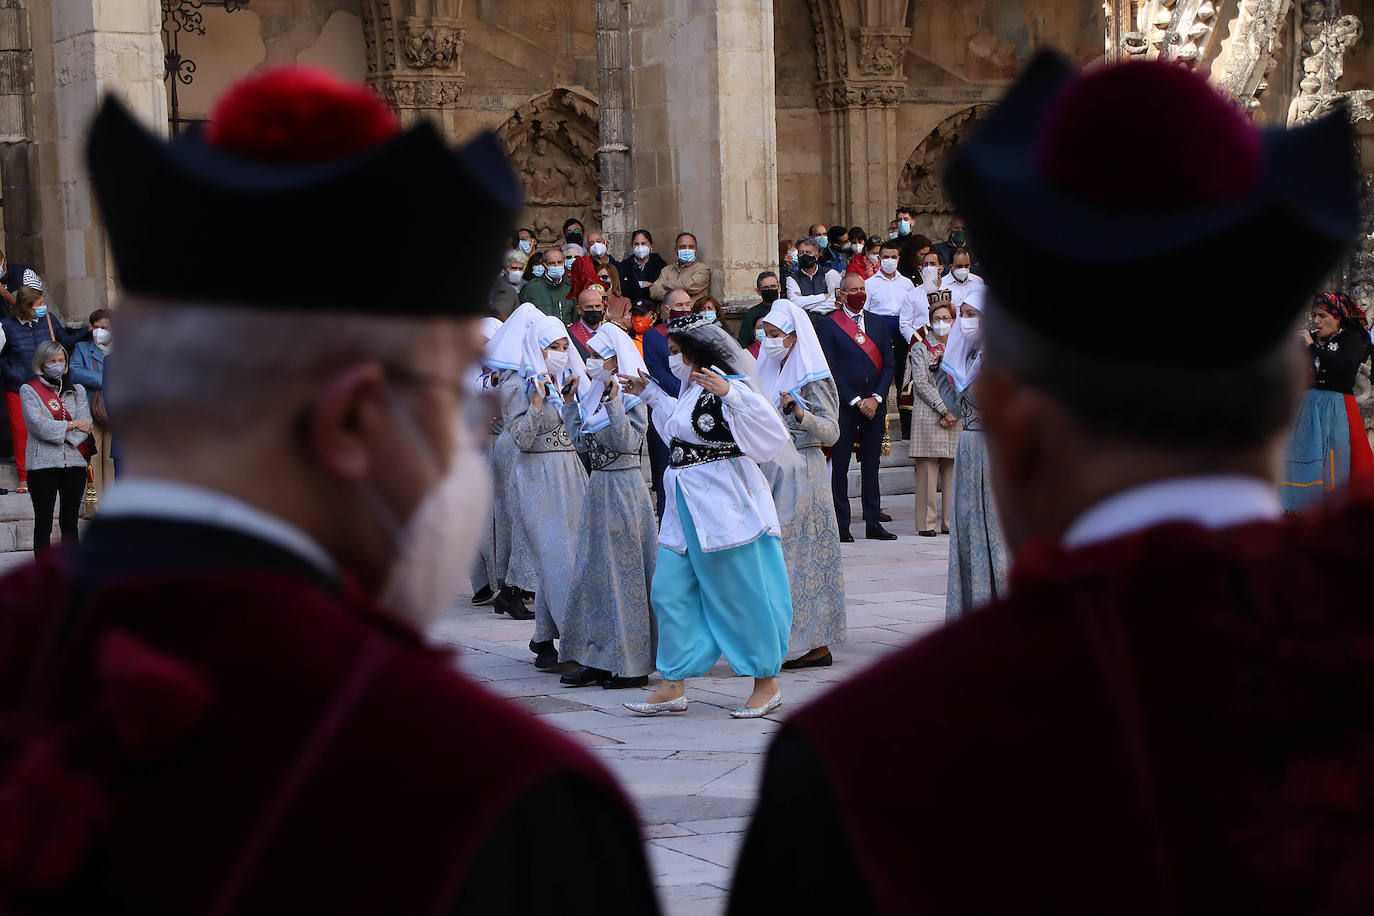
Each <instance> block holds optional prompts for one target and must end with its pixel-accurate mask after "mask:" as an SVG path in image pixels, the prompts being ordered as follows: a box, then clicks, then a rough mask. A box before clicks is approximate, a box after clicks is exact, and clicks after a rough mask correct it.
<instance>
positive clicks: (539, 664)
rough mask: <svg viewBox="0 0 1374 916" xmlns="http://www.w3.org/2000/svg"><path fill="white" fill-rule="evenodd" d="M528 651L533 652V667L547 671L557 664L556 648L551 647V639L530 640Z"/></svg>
mask: <svg viewBox="0 0 1374 916" xmlns="http://www.w3.org/2000/svg"><path fill="white" fill-rule="evenodd" d="M530 651H531V652H533V653H534V667H536V668H538V669H539V670H540V671H547V670H548V669H550V668H553V667H555V666H556V665H557V664H558V650H557V649H555V648H554V647H553V640H552V639H545V640H541V641H539V642H535V641H534V640H533V639H531V640H530Z"/></svg>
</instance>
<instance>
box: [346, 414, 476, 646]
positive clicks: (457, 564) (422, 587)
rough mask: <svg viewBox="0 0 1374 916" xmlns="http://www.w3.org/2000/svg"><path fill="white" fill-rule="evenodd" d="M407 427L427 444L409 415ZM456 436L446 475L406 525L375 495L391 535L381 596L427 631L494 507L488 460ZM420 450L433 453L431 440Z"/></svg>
mask: <svg viewBox="0 0 1374 916" xmlns="http://www.w3.org/2000/svg"><path fill="white" fill-rule="evenodd" d="M403 416H405V417H406V422H405V424H404V425H406V426H408V427H410V429H411V434H412V435H413V436H415V437H417V438H418V439H420V440H424V436H423V434H422V433H421V432H420V430H419V426H418V424H417V423H416V421H415V420H414V418H413V417H412V416H411V415H410V413H409V412H408V411H407V412H406V413H404V414H403ZM461 429H462V427H461V424H460V425H459V430H458V431H456V432H455V434H454V453H453V460H452V462H451V463H450V464H449V469H448V472H447V473H446V474H444V476H443V477H442V478H441V479H440V480H439V482H438V483H437V484H435V485H434V487H433V488H432V489H431V490H430V491H429V492H428V493H426V494H425V495H424V496H423V497H422V498H421V500H420V503H419V505H417V506H416V507H415V511H413V512H412V513H411V514H410V518H409V519H407V520H406V522H405V524H404V525H401V524H398V523H397V522H396V519H395V517H394V516H392V515H391V513H390V510H388V509H386V507H385V504H384V503H382V502H381V500H380V497H377V496H375V494H374V496H373V497H372V500H371V501H372V503H373V505H374V507H378V508H377V511H378V513H379V514H380V515H381V516H382V524H383V528H384V529H385V530H386V531H387V532H388V534H389V535H390V536H391V541H392V545H393V554H392V561H391V569H390V570H389V571H388V573H387V577H386V582H385V583H384V584H383V586H382V590H381V592H379V593H378V595H377V598H378V600H380V601H381V603H382V604H384V605H385V606H386V607H388V608H390V609H391V610H392V611H395V612H396V613H397V614H399V615H400V616H401V617H403V618H405V619H406V620H408V621H410V622H411V623H413V624H414V625H416V626H417V627H420V628H421V629H424V628H425V627H428V626H429V625H430V624H432V623H434V621H435V620H436V619H437V618H438V616H439V615H440V614H442V613H443V612H444V611H445V610H447V609H448V608H449V606H451V605H452V604H453V602H454V601H456V600H457V598H458V594H459V592H461V591H462V588H463V584H464V583H465V582H466V581H467V575H468V569H469V567H470V566H471V565H472V558H473V557H474V556H475V555H476V553H477V545H478V543H479V542H480V540H481V538H482V532H483V530H484V528H483V526H482V525H481V524H480V520H481V519H482V518H484V517H485V516H486V514H487V509H488V507H489V506H490V503H489V502H488V500H489V499H490V498H491V497H490V492H491V486H490V479H489V478H488V474H487V462H486V459H484V458H483V457H482V454H481V452H479V451H478V450H477V449H475V448H473V447H472V445H471V444H470V442H469V437H467V436H465V435H463V433H462V431H461ZM422 448H423V449H425V450H426V452H427V453H428V452H429V449H430V446H429V444H428V442H427V441H426V442H424V444H423V445H422Z"/></svg>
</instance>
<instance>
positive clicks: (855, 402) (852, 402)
mask: <svg viewBox="0 0 1374 916" xmlns="http://www.w3.org/2000/svg"><path fill="white" fill-rule="evenodd" d="M862 400H863V398H861V397H857V396H856V397H855V398H854V400H852V401H850V402H849V406H850V407H853V406H854V405H855V404H857V403H859V402H860V401H862Z"/></svg>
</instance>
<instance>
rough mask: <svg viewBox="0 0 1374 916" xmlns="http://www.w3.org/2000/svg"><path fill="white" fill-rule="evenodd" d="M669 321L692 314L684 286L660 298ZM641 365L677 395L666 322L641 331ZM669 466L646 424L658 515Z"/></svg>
mask: <svg viewBox="0 0 1374 916" xmlns="http://www.w3.org/2000/svg"><path fill="white" fill-rule="evenodd" d="M663 304H664V305H666V306H667V307H668V320H669V321H671V320H672V319H674V318H680V317H682V316H683V315H690V314H691V313H692V297H691V296H690V295H688V293H687V291H686V290H685V289H674V290H670V291H669V292H668V295H666V296H664V297H663ZM644 365H645V367H647V368H648V370H649V375H651V376H652V377H653V380H654V381H655V382H658V387H660V388H662V389H663V390H664V392H665V393H667V394H669V395H672V396H673V397H677V393H678V389H679V388H680V387H681V384H680V383H679V382H678V379H677V376H676V375H673V373H672V370H670V369H669V368H668V325H667V323H665V322H660V323H659V324H656V325H654V326H653V327H652V328H649V330H647V331H645V332H644ZM667 467H668V445H667V443H665V442H664V441H663V439H662V438H661V437H660V436H659V434H658V431H657V430H656V429H654V424H653V423H650V424H649V470H650V473H652V475H653V478H654V501H655V505H656V510H657V512H658V517H659V518H663V502H664V500H663V472H664V470H666V469H667Z"/></svg>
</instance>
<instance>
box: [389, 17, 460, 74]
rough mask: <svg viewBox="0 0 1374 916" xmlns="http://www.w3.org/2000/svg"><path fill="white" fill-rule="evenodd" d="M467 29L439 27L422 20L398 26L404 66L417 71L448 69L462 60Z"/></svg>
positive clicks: (449, 26)
mask: <svg viewBox="0 0 1374 916" xmlns="http://www.w3.org/2000/svg"><path fill="white" fill-rule="evenodd" d="M466 33H467V29H460V28H457V27H455V26H452V25H438V24H436V23H433V22H430V21H427V20H424V19H408V20H406V21H405V22H404V23H403V24H402V26H401V49H402V51H404V53H405V56H406V63H407V64H408V65H409V66H411V67H412V68H414V69H416V70H427V69H429V68H431V67H434V68H437V69H440V70H450V69H452V68H453V67H455V66H457V65H458V62H459V61H460V60H461V59H462V57H463V36H464V35H465V34H466Z"/></svg>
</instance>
